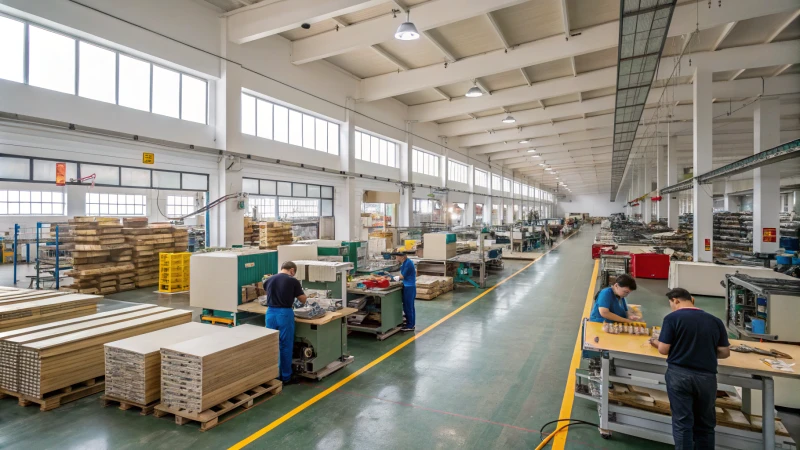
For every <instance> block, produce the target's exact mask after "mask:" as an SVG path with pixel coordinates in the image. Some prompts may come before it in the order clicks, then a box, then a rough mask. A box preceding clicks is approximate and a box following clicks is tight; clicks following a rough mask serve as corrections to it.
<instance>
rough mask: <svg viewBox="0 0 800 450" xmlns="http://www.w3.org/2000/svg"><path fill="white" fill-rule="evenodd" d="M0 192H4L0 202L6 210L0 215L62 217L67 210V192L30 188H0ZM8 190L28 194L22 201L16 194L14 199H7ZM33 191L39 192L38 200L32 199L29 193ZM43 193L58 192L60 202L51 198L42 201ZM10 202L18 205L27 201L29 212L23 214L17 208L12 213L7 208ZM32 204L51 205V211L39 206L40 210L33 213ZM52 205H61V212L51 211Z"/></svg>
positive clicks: (66, 213) (65, 214)
mask: <svg viewBox="0 0 800 450" xmlns="http://www.w3.org/2000/svg"><path fill="white" fill-rule="evenodd" d="M0 192H4V193H5V196H6V199H5V200H0V204H4V205H5V206H6V212H4V213H0V217H47V216H54V217H61V216H64V217H66V216H67V215H68V212H67V205H68V203H67V192H58V191H50V190H47V191H39V190H31V189H0ZM9 192H17V193H21V192H27V193H28V194H29V198H28V200H26V201H23V200H22V199H21V197H19V196H18V198H17V200H16V201H11V200H9V195H8V193H9ZM34 192H35V193H38V194H39V196H40V200H39V201H34V200H33V199H32V195H30V194H33V193H34ZM45 193H47V194H51V195H52V194H59V195H61V201H60V202H56V201H52V200H51V201H44V200H43V199H41V194H45ZM11 203H17V204H19V205H22V204H23V203H27V204H28V205H29V207H28V211H29V212H28V213H24V214H23V213H21V212H19V209H18V212H17V213H16V214H12V213H10V212H9V208H8V205H9V204H11ZM34 204H39V205H44V204H49V205H50V207H51V212H50V213H44V212H41V206H40V212H39V213H34V212H32V209H33V205H34ZM53 205H61V209H62V212H61V213H53V212H52V206H53Z"/></svg>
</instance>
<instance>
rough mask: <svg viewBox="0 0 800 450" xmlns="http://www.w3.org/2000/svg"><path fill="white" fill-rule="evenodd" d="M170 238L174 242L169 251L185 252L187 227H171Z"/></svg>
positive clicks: (186, 248)
mask: <svg viewBox="0 0 800 450" xmlns="http://www.w3.org/2000/svg"><path fill="white" fill-rule="evenodd" d="M172 239H173V241H174V243H173V247H172V250H169V253H179V252H185V251H187V250H188V249H189V230H188V229H187V228H172ZM163 251H166V250H163Z"/></svg>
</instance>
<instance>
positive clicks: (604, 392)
mask: <svg viewBox="0 0 800 450" xmlns="http://www.w3.org/2000/svg"><path fill="white" fill-rule="evenodd" d="M602 326H603V324H602V323H594V322H588V321H585V322H584V327H585V328H584V339H583V349H584V350H588V351H599V352H600V353H601V355H602V357H601V367H602V369H601V377H600V380H599V383H600V391H601V397H600V398H596V397H593V396H591V395H586V394H583V393H579V392H578V391H577V390H576V392H575V397H578V398H583V399H585V400H589V401H592V402H595V403H598V413H599V416H600V424H599V425H600V426H599V428H600V434H601V436H603V437H604V438H606V439H608V438H610V437H611V432H612V431H618V432H620V433H624V434H628V435H631V436H638V437H641V438H644V439H649V440H652V441H658V442H663V443H666V444H674V441H673V439H672V418H671V416H669V415H666V414H660V413H656V412H651V411H646V410H644V409H639V408H634V407H629V406H620V405H617V404H613V403H610V402H609V385H610V383H624V384H627V385H630V386H641V387H644V388H649V389H654V390H658V391H666V382H665V381H664V374H665V372H666V370H667V361H666V359H667V357H666V356H664V355H661V354H660V353H658V350H656V349H655V348H654V347H652V346H651V345H650V343H649V342H648V340H649V336H635V335H630V334H609V333H605V332H603V329H602ZM730 342H731V345H738V344H743V343H744V344H753V343H752V342H745V341H737V340H733V339H731V341H730ZM758 346H759V347H761V348H768V349H776V350H779V351H781V352H784V353H788V354H790V355H791V356H792V358H793V361H789V362H796V361H800V347H796V346H792V345H785V344H774V343H768V344H766V343H765V344H759V345H758ZM763 357H764V356H761V355H757V354H754V353H737V352H731V356H730V357H729V358H727V359H721V360H719V366H718V374H717V382H718V390H721V391H727V392H735V388H734V387H735V386H739V387H741V388H742V390H743V392H742V393H743V402H742V404H743V405H742V406H743V409H744V408H746V407H748V406H749V405H746V404H745V403H747V402H749V399H750V398H751V395H752V391H753V390H760V391H761V394H762V395H761V397H762V401H763V420H762V432H761V433H757V432H755V431H750V430H744V429H739V428H733V427H729V426H725V425H722V424H717V427H716V444H717V446H721V447H725V448H734V449H754V448H764V449H770V450H773V449H796V448H797V447H796V446H795V443H794V441H793V440H792V439H791V438H790V437H788V436H780V435H776V434H775V398H774V381H773V378H774V377H786V378H792V379H800V373H798V372H797V371H795V372H791V373H789V372H782V371H779V370H777V369H773V368H771V367H769V366H767V365H766V364H764V363H763V362H762V361H761V360H760V358H763ZM795 370H797V368H795ZM576 376H577V377H580V378H584V379H588V378H589V375H588V374H586V373H584V372H583V371H581V370H578V372H576Z"/></svg>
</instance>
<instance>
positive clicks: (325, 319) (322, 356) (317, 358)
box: [237, 301, 358, 380]
mask: <svg viewBox="0 0 800 450" xmlns="http://www.w3.org/2000/svg"><path fill="white" fill-rule="evenodd" d="M237 309H238V310H239V311H241V312H248V313H253V314H263V315H266V314H267V310H268V309H269V308H267V307H266V306H262V305H261V304H260V303H258V302H257V301H255V302H249V303H245V304H243V305H239V306H238V307H237ZM357 311H358V310H356V309H355V308H342V309H340V310H338V311H327V312H326V313H325V315H324V316H322V317H318V318H316V319H302V318H300V317H295V318H294V321H295V330H294V342H295V351H294V353H295V354H294V355H292V365H293V366H295V368H299V369H300V370H297V372H298V375H300V376H303V377H305V378H311V379H316V380H320V379H322V378H324V377H326V376H328V375H330V374H331V373H333V372H335V371H337V370H339V369H341V368H342V367H344V366H346V365H348V364H350V363H352V362H353V361H354V360H355V358H354V357H353V356H351V355H350V354H349V353H348V351H347V316H349V315H351V314H353V313H355V312H357ZM298 347H304V348H302V349H300V350H299V351H298ZM306 349H310V351H308V352H307V353H306ZM334 363H335V364H334Z"/></svg>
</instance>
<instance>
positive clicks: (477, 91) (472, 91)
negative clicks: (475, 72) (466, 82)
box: [464, 81, 483, 97]
mask: <svg viewBox="0 0 800 450" xmlns="http://www.w3.org/2000/svg"><path fill="white" fill-rule="evenodd" d="M464 95H466V96H467V97H480V96H481V95H483V91H482V90H481V88H479V87H478V82H477V81H473V82H472V87H471V88H469V90H468V91H467V93H466V94H464Z"/></svg>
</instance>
